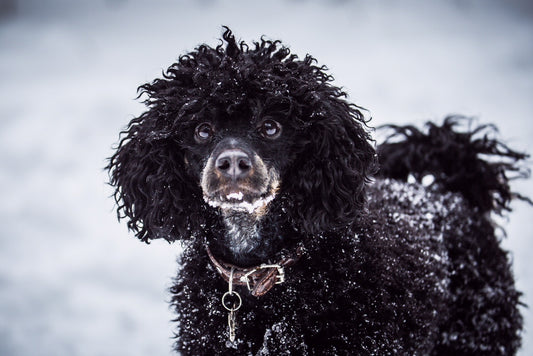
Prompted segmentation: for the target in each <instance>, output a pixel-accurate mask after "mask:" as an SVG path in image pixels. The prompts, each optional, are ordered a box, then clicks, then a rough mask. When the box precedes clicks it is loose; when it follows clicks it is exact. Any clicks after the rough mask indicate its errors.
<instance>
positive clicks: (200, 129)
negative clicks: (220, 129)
mask: <svg viewBox="0 0 533 356" xmlns="http://www.w3.org/2000/svg"><path fill="white" fill-rule="evenodd" d="M212 136H213V126H211V125H210V124H208V123H207V122H204V123H202V124H200V125H198V126H197V127H196V130H195V131H194V137H195V138H196V140H197V141H199V142H205V141H207V140H209V139H211V137H212Z"/></svg>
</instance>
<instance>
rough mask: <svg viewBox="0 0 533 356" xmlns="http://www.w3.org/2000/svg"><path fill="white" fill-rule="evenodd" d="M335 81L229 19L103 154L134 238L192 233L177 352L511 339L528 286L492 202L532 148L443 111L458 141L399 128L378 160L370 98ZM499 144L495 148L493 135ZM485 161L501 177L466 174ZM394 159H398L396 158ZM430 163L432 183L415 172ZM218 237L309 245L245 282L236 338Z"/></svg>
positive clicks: (305, 350) (148, 87) (243, 262)
mask: <svg viewBox="0 0 533 356" xmlns="http://www.w3.org/2000/svg"><path fill="white" fill-rule="evenodd" d="M331 81H332V78H331V76H329V75H328V74H326V73H325V68H324V67H319V66H316V65H315V60H314V59H313V58H312V57H310V56H306V57H305V58H304V59H298V57H297V56H295V55H292V54H290V51H289V50H288V49H287V48H286V47H283V46H282V45H281V44H280V43H279V42H278V41H269V40H265V39H261V40H260V41H259V42H256V43H254V44H253V46H252V47H249V46H248V45H246V44H245V43H244V42H237V41H236V40H235V38H234V36H233V35H232V33H231V31H229V29H226V31H225V33H224V35H223V42H222V43H221V44H220V45H219V46H218V47H216V48H212V47H210V46H207V45H201V46H199V47H198V48H197V49H196V50H195V51H193V52H191V53H189V54H187V55H185V56H182V57H180V58H179V60H178V62H177V63H175V64H173V65H172V66H170V68H169V69H168V70H167V71H166V72H165V73H164V74H163V78H161V79H156V80H155V81H153V82H152V83H148V84H145V85H143V86H141V87H140V90H141V95H142V94H146V95H147V100H146V104H147V105H148V111H146V112H145V113H143V114H142V115H141V116H139V117H138V118H135V119H133V120H132V122H131V123H130V125H129V127H128V128H127V130H126V131H125V132H124V134H125V136H124V137H123V138H122V139H121V141H120V144H119V146H118V149H117V151H116V153H115V154H114V155H113V156H112V157H111V159H110V163H109V166H108V169H109V170H110V177H111V184H112V185H114V186H115V187H116V193H115V199H116V201H117V204H118V215H119V218H126V219H128V226H129V228H130V229H131V230H133V231H134V232H135V233H136V235H137V237H138V238H140V239H141V240H143V241H145V242H149V241H150V240H151V239H155V238H164V239H166V240H167V241H169V242H172V241H181V242H182V244H183V246H184V252H183V254H182V256H181V259H180V261H179V262H180V271H179V273H178V276H177V278H176V279H175V283H174V285H173V286H172V287H171V293H172V305H173V306H174V307H175V310H176V313H177V315H178V317H177V319H176V321H177V331H176V343H175V349H176V351H178V352H180V353H181V354H183V355H220V354H227V355H287V354H291V355H511V354H514V353H515V352H516V351H517V349H518V348H519V346H520V331H521V327H522V318H521V316H520V313H519V311H518V306H519V304H520V301H519V298H520V293H519V292H517V291H516V290H515V288H514V281H513V276H512V273H511V269H510V262H509V258H508V256H507V254H506V253H505V252H504V251H502V249H501V248H500V246H499V241H498V239H497V237H496V236H495V229H494V226H493V223H492V222H491V220H490V217H489V215H490V214H489V213H490V211H491V210H494V209H496V210H502V209H501V208H504V209H507V208H508V203H509V200H510V199H511V197H513V194H512V193H510V191H509V190H508V185H507V177H506V172H507V171H513V170H515V167H516V161H517V160H520V159H522V158H524V157H525V156H524V155H521V154H518V153H516V152H514V151H512V150H510V149H508V148H507V147H505V146H504V145H502V144H501V143H499V142H498V141H496V140H491V139H488V138H487V137H486V136H485V139H484V141H483V140H481V141H482V142H484V143H485V144H480V141H476V140H475V139H474V136H475V134H477V133H479V131H477V132H476V131H471V132H470V133H465V134H460V133H458V131H457V130H455V126H454V125H455V124H453V123H452V124H450V122H452V121H453V122H455V121H457V119H448V120H446V121H445V124H444V125H442V126H436V125H433V126H431V127H434V128H435V130H437V128H439V130H442V131H438V130H437V131H438V132H439V133H440V136H439V137H445V138H444V139H443V140H448V142H440V143H439V144H435V145H433V140H432V138H431V137H432V132H434V131H431V130H430V131H431V132H428V133H425V132H422V131H418V130H415V129H412V130H411V131H409V130H407V129H405V128H400V127H395V128H394V130H395V132H396V135H393V137H392V139H391V140H389V141H388V142H386V143H385V144H383V145H382V146H380V150H379V151H380V152H382V156H381V157H380V161H381V162H382V165H383V169H382V170H381V171H380V173H377V162H376V153H375V151H374V148H373V147H374V145H373V144H372V140H371V138H370V135H369V133H368V130H367V126H366V122H365V121H364V119H363V115H362V113H361V111H360V110H361V108H360V107H358V106H355V105H353V104H349V103H348V102H347V101H346V100H345V93H344V92H343V91H342V90H341V89H339V88H338V87H335V86H333V85H332V84H331ZM410 132H411V133H413V132H414V133H416V135H410V134H409V133H410ZM406 133H407V134H406ZM454 133H455V134H456V135H454ZM402 134H403V136H402ZM446 134H447V135H446ZM399 136H400V137H399ZM415 136H416V138H418V139H420V140H416V139H414V138H415ZM433 137H435V136H433ZM422 138H423V139H422ZM421 142H423V145H422V144H421ZM491 144H494V145H496V146H495V147H496V148H499V149H500V150H498V149H495V150H493V151H490V150H489V151H487V150H485V151H484V150H483V149H482V148H486V147H488V146H490V145H491ZM394 145H395V146H394ZM446 147H460V149H459V151H461V152H463V151H464V152H466V151H467V152H469V154H468V155H465V156H468V159H471V160H470V161H467V160H463V161H462V162H456V163H458V166H459V167H462V171H461V170H457V169H454V168H453V167H452V168H450V167H447V168H446V169H444V168H439V167H440V166H439V164H438V162H439V159H440V160H443V157H448V158H446V159H445V160H450V157H451V160H459V159H460V156H457V155H456V153H454V152H452V151H446ZM432 150H433V151H438V152H439V155H435V156H431V155H429V152H433V151H432ZM400 151H401V152H402V154H401V155H400V156H396V158H395V156H394V154H395V152H400ZM421 151H423V152H425V153H428V154H426V155H422V156H423V157H424V159H425V160H424V159H422V158H421V157H422V156H420V155H417V153H420V152H421ZM506 153H509V154H506ZM511 153H512V154H511ZM480 154H484V155H493V156H495V157H503V158H509V159H511V160H512V162H507V163H501V162H500V163H498V162H495V161H493V162H492V163H490V164H489V163H487V161H486V160H483V159H482V157H481V156H480ZM472 162H473V163H475V164H473V165H471V166H464V165H465V164H472ZM483 162H486V163H487V164H488V165H489V166H490V167H494V169H493V170H489V171H487V170H486V169H485V170H484V171H483V174H484V175H485V176H484V177H485V178H490V179H491V182H495V183H494V184H492V183H491V184H489V185H484V183H485V182H479V181H476V180H475V179H474V180H464V179H463V180H461V179H462V178H461V176H462V175H464V172H465V170H464V168H467V171H468V169H470V170H473V171H474V173H476V174H477V173H480V171H479V170H480V169H481V170H483V169H484V168H486V167H485V166H484V165H483ZM397 163H398V164H401V167H400V169H399V170H400V171H401V174H392V173H391V172H394V167H395V165H396V164H397ZM415 163H416V164H418V166H416V167H417V168H416V169H414V168H413V169H412V167H415ZM427 167H430V168H427ZM479 167H482V168H479ZM483 167H484V168H483ZM426 168H427V169H426ZM376 173H377V176H376V178H375V179H374V180H371V179H370V178H371V176H372V175H374V174H376ZM410 174H412V176H413V177H414V178H415V179H414V180H413V182H411V183H408V182H407V180H408V178H409V176H410ZM428 175H431V176H432V177H433V178H434V179H433V183H432V184H421V183H419V182H416V180H417V179H419V180H424V177H425V176H428ZM392 178H394V179H392ZM450 179H452V180H456V181H457V180H459V181H461V182H463V183H461V184H460V187H461V189H455V188H454V187H453V186H451V185H449V184H447V182H448V183H449V181H450ZM464 182H468V183H464ZM426 183H427V179H426ZM465 184H470V186H468V185H465ZM480 186H481V187H482V188H480V189H478V188H479V187H480ZM465 192H470V193H472V194H470V195H468V194H465ZM502 192H503V193H502ZM504 193H508V194H507V195H506V194H504ZM479 194H481V195H483V197H482V198H481V199H476V196H478V195H479ZM487 196H488V197H490V198H489V200H487V199H485V198H486V197H487ZM465 197H466V198H465ZM480 201H482V202H483V204H480V203H479V202H480ZM487 202H488V203H487ZM487 204H488V205H487ZM495 204H496V205H495ZM487 207H488V208H487ZM497 208H500V209H497ZM206 246H209V248H210V251H212V253H213V254H214V255H215V256H217V258H219V259H220V260H223V261H225V262H227V263H231V264H234V265H238V266H240V267H249V266H257V265H259V264H262V263H278V261H280V259H282V257H283V256H287V255H290V254H291V253H293V252H294V250H296V249H297V248H298V249H299V251H303V255H302V256H301V258H300V259H299V260H298V261H297V262H296V263H294V264H292V265H290V266H289V265H288V266H287V267H286V268H285V282H284V283H282V284H277V285H275V286H274V287H273V288H272V289H271V290H270V291H269V292H268V293H266V294H265V295H263V296H261V297H255V296H253V295H251V294H250V292H248V290H247V288H246V287H245V286H233V289H234V290H235V291H236V292H238V293H239V294H240V296H241V298H242V306H241V307H240V309H239V310H238V311H237V312H236V314H235V321H236V329H235V334H236V336H235V340H234V341H231V340H230V339H229V337H228V311H227V310H226V309H224V307H223V306H222V303H221V297H222V295H223V294H224V293H225V292H226V291H228V288H229V286H228V283H227V282H226V281H225V280H224V279H223V278H222V277H221V275H220V273H219V272H218V271H217V270H216V269H215V267H214V265H213V263H211V261H210V259H209V257H208V253H207V252H206Z"/></svg>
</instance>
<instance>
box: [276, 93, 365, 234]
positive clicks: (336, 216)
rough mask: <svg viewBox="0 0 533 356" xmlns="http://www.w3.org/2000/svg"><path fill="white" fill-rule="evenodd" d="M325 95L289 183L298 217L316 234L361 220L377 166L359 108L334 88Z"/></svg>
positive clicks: (305, 228) (306, 134)
mask: <svg viewBox="0 0 533 356" xmlns="http://www.w3.org/2000/svg"><path fill="white" fill-rule="evenodd" d="M319 95H322V100H320V106H319V107H318V108H317V109H318V110H317V111H315V112H314V113H313V114H311V118H310V119H311V120H310V121H311V124H310V125H309V126H308V127H307V130H305V132H303V136H302V138H301V140H302V142H305V140H306V139H307V140H309V141H308V142H307V145H306V146H305V147H303V148H302V149H301V153H300V156H299V157H298V158H297V160H296V164H295V168H294V169H293V170H292V172H291V173H290V174H288V179H289V180H288V181H286V182H284V186H285V187H286V189H287V190H288V191H289V192H291V199H292V202H293V209H291V212H290V214H292V215H293V220H296V221H299V223H300V225H301V226H300V227H301V228H302V229H303V230H304V231H306V232H309V233H313V234H316V233H319V232H321V231H325V230H330V229H335V228H341V227H344V226H348V225H351V224H353V223H354V222H355V220H356V218H357V217H358V216H359V214H360V213H361V211H362V209H363V206H364V203H365V192H364V187H365V184H366V183H367V181H368V179H369V177H370V176H371V175H372V174H373V173H374V172H375V170H376V154H375V150H374V147H373V145H371V143H370V142H371V138H370V135H369V134H368V132H367V131H366V130H365V125H366V123H365V121H364V118H363V115H362V113H361V112H360V111H359V108H358V107H357V106H355V105H350V104H348V103H346V102H345V101H344V100H343V99H342V98H341V97H342V96H345V94H344V93H343V92H341V91H340V90H339V89H337V88H334V87H331V86H327V87H325V92H324V93H320V94H319Z"/></svg>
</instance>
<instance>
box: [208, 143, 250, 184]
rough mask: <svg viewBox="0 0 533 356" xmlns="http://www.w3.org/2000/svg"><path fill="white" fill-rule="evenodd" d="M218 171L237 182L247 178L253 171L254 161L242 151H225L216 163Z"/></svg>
mask: <svg viewBox="0 0 533 356" xmlns="http://www.w3.org/2000/svg"><path fill="white" fill-rule="evenodd" d="M215 166H216V169H217V170H218V171H219V172H220V173H222V174H223V175H224V176H226V177H228V178H231V179H232V180H237V179H241V178H245V177H246V176H248V174H250V171H251V170H252V160H251V159H250V156H248V154H246V152H244V151H242V150H240V149H235V148H233V149H229V150H224V151H222V153H220V155H218V157H217V159H216V161H215Z"/></svg>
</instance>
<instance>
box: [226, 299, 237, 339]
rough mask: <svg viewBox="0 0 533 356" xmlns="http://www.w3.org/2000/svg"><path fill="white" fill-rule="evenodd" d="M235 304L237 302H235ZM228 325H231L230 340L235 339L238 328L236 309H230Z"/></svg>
mask: <svg viewBox="0 0 533 356" xmlns="http://www.w3.org/2000/svg"><path fill="white" fill-rule="evenodd" d="M233 306H235V304H233ZM228 326H229V341H231V342H233V341H235V330H236V329H237V327H236V323H235V310H233V309H232V310H230V312H229V314H228Z"/></svg>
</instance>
